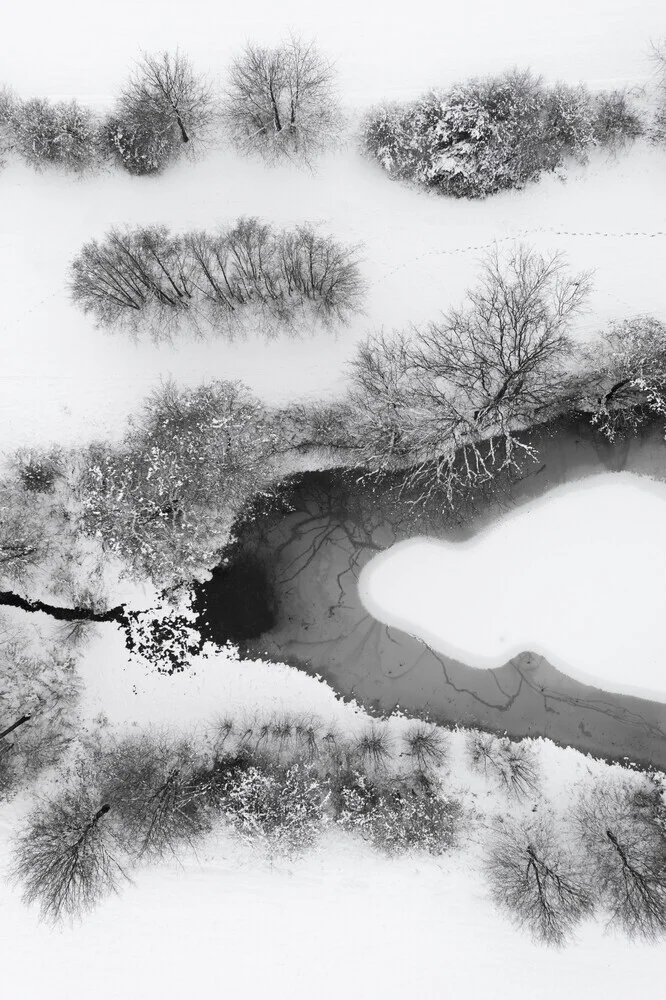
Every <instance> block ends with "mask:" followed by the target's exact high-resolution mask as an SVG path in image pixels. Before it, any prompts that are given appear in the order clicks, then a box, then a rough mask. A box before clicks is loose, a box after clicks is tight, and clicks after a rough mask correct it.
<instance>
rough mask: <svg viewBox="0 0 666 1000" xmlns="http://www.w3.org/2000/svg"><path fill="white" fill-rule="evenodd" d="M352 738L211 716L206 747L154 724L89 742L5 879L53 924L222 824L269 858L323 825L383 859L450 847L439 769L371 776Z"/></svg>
mask: <svg viewBox="0 0 666 1000" xmlns="http://www.w3.org/2000/svg"><path fill="white" fill-rule="evenodd" d="M357 748H358V741H350V740H347V739H344V738H342V737H340V736H339V735H338V734H336V733H334V732H331V731H329V732H324V730H323V727H322V725H321V723H320V722H319V721H318V720H316V719H311V718H291V717H289V716H282V717H273V718H270V719H266V720H261V719H253V720H251V721H249V722H248V721H245V722H240V721H239V720H234V719H231V720H224V721H220V723H219V725H218V727H217V731H216V732H215V733H214V734H213V738H212V739H210V740H209V741H208V743H207V745H201V744H199V745H196V744H195V743H194V741H193V740H192V739H190V738H189V737H178V736H173V735H171V734H167V733H165V732H162V731H157V730H148V731H144V732H140V733H137V734H132V735H130V736H124V737H122V738H120V739H116V740H114V739H111V740H107V741H106V742H104V743H103V744H99V743H98V744H96V745H95V746H91V747H89V748H88V750H87V752H86V754H85V755H84V757H82V758H81V759H80V760H79V761H78V762H77V764H76V765H75V766H74V768H73V770H72V772H71V774H70V777H69V780H68V782H67V783H66V785H65V786H64V787H62V788H60V789H59V790H58V791H57V792H56V793H55V795H53V796H52V797H50V798H47V799H45V800H43V801H42V802H41V803H40V804H39V805H38V806H37V808H36V809H35V810H34V811H33V813H32V814H31V815H30V816H29V817H28V820H27V822H26V824H25V827H24V829H23V830H22V832H21V833H20V835H19V837H18V839H17V842H16V845H15V854H14V867H13V871H14V877H15V879H16V881H17V882H18V883H19V884H20V885H21V887H22V888H23V892H24V896H25V898H26V900H27V901H29V902H32V901H36V902H38V904H39V905H40V908H41V911H42V914H43V915H44V916H45V917H47V918H48V919H51V920H58V919H61V918H63V917H72V916H79V915H80V914H81V913H82V912H83V911H85V910H86V909H88V908H89V907H91V906H92V905H94V904H95V903H96V902H97V901H98V900H99V899H100V898H101V897H102V896H103V895H105V894H107V893H108V892H109V891H116V890H117V889H118V888H119V887H120V885H121V884H122V882H123V881H124V880H125V879H126V878H127V877H128V876H127V872H129V871H130V870H131V869H132V867H133V866H134V865H136V864H137V863H138V862H139V861H141V860H143V859H151V858H152V859H155V858H160V857H162V856H164V855H165V854H167V853H170V854H174V853H175V854H176V855H177V853H178V851H179V850H180V849H182V848H183V846H186V845H188V844H193V843H194V842H195V841H196V839H197V838H199V837H201V836H202V835H204V834H205V833H207V832H209V831H210V830H211V829H212V828H213V825H214V824H215V823H217V822H220V821H221V822H223V823H225V824H226V825H227V826H228V828H229V830H230V831H232V832H233V833H234V834H235V835H236V836H238V837H240V838H241V839H242V840H244V841H246V842H247V843H250V844H252V845H257V846H261V847H262V848H263V849H265V850H267V851H268V852H269V853H270V854H271V855H274V856H275V855H280V856H288V857H294V856H296V855H297V854H300V853H301V852H303V851H304V850H307V849H308V848H310V847H311V846H312V845H313V844H314V843H315V842H316V840H317V839H318V837H319V836H320V834H321V832H322V830H323V829H324V828H325V827H326V826H327V825H330V824H337V825H339V826H341V827H342V828H343V829H346V830H350V831H352V832H354V833H358V834H360V835H361V836H363V837H365V838H367V839H368V840H370V841H371V843H372V844H373V845H375V846H376V847H377V848H379V849H381V850H383V851H385V852H386V853H388V854H390V855H395V854H398V853H401V852H404V851H410V850H420V851H427V852H429V853H431V854H438V853H441V852H443V851H446V850H448V849H449V848H450V847H451V846H452V845H453V844H454V842H455V834H456V829H457V826H458V820H459V817H460V812H461V807H460V804H459V802H458V801H457V800H455V799H453V798H451V797H449V796H446V795H445V794H444V792H443V789H442V787H441V785H440V783H439V781H438V780H437V779H436V778H435V777H434V775H426V774H425V772H418V773H414V772H407V773H404V774H402V775H400V774H399V773H397V772H396V771H395V769H394V770H393V772H392V773H390V774H389V773H388V772H386V773H383V774H380V773H379V771H378V770H377V767H373V766H366V765H364V763H363V760H362V757H361V756H360V755H359V752H358V749H357ZM382 766H383V765H382Z"/></svg>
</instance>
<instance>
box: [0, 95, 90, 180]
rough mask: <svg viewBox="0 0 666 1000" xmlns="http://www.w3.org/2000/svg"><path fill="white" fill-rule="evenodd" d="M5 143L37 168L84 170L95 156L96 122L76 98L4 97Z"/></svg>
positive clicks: (88, 110) (88, 109) (87, 109)
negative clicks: (25, 98)
mask: <svg viewBox="0 0 666 1000" xmlns="http://www.w3.org/2000/svg"><path fill="white" fill-rule="evenodd" d="M2 117H3V119H4V122H5V128H6V130H7V132H8V133H9V139H8V142H9V145H10V146H11V147H12V148H13V149H15V150H16V152H17V153H18V154H19V156H21V157H22V159H23V160H25V162H26V163H29V164H30V166H33V167H35V168H37V169H40V168H41V167H44V166H50V165H58V166H62V167H65V168H66V169H68V170H78V171H80V170H85V169H86V168H87V167H90V166H91V165H92V164H93V163H94V162H95V160H96V159H97V158H98V156H99V125H98V122H97V120H96V118H95V115H94V113H93V112H92V111H91V110H90V108H86V107H83V106H82V105H81V104H79V103H78V102H77V101H49V100H46V99H45V98H41V97H36V98H31V99H30V100H25V101H24V100H19V99H16V98H11V97H8V98H7V100H6V103H5V106H4V110H3V112H2Z"/></svg>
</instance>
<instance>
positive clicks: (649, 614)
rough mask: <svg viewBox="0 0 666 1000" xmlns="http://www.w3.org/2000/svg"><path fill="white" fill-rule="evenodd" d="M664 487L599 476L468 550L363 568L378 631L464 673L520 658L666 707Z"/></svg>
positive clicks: (420, 547) (550, 498)
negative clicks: (456, 662)
mask: <svg viewBox="0 0 666 1000" xmlns="http://www.w3.org/2000/svg"><path fill="white" fill-rule="evenodd" d="M665 505H666V486H665V485H664V484H663V483H658V482H656V481H652V480H650V479H648V478H647V477H644V476H637V475H634V474H632V473H607V474H602V475H599V476H595V477H594V478H593V479H591V480H583V481H581V482H579V483H574V484H573V485H567V486H564V487H560V488H559V489H555V490H552V491H551V492H550V493H548V494H546V496H545V497H543V498H541V499H540V500H537V501H534V502H532V503H529V504H526V505H525V506H524V507H520V508H519V509H518V510H517V511H515V512H513V513H511V514H509V515H507V516H506V517H504V518H503V519H502V520H501V521H499V522H498V523H497V524H495V525H493V526H492V527H490V528H488V529H486V530H484V531H482V532H480V533H479V534H478V535H476V536H475V537H474V538H473V539H472V540H471V541H469V542H458V543H455V542H453V543H451V542H438V541H433V540H430V539H415V540H410V541H408V542H402V543H400V544H398V545H395V546H393V547H392V548H391V549H389V550H387V551H386V552H385V553H382V554H380V555H379V556H376V557H375V558H374V559H373V560H372V561H371V562H370V563H368V565H367V566H366V567H365V568H364V570H363V573H362V575H361V579H360V583H359V591H360V594H361V597H362V599H363V603H364V604H365V606H366V608H367V609H368V610H369V611H370V612H371V614H373V615H374V616H375V618H378V619H379V620H380V621H383V622H385V623H387V624H391V625H396V626H397V627H399V628H402V629H404V631H406V632H409V633H410V634H412V635H416V636H419V637H420V638H423V639H426V640H427V642H428V643H429V644H430V645H431V646H433V647H434V648H435V649H438V650H440V651H441V652H443V653H446V654H447V655H449V656H453V657H455V658H456V659H460V660H462V661H463V662H464V663H467V664H469V665H470V666H474V667H479V668H481V669H488V668H493V667H500V666H502V665H503V664H504V663H506V662H507V660H509V659H511V657H513V656H516V655H517V654H518V653H520V652H522V651H523V650H526V649H529V650H532V651H533V652H535V653H539V654H541V655H542V656H545V657H546V658H547V659H548V660H549V662H550V663H552V664H553V666H555V667H557V668H558V669H559V670H561V671H562V672H563V673H565V674H569V675H570V676H572V677H575V678H576V679H577V680H580V681H582V682H583V683H590V684H594V686H595V687H600V688H602V690H606V691H616V692H620V693H624V694H632V695H637V696H639V697H647V698H652V699H654V700H659V701H664V700H666V669H665V664H666V636H665V635H664V629H663V615H664V606H665V604H666V582H665V581H664V578H663V574H662V572H661V563H660V560H659V559H658V558H657V559H656V558H655V553H659V552H663V551H664V549H666V506H665Z"/></svg>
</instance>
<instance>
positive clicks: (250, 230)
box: [71, 219, 362, 341]
mask: <svg viewBox="0 0 666 1000" xmlns="http://www.w3.org/2000/svg"><path fill="white" fill-rule="evenodd" d="M356 257H357V250H356V248H354V247H348V246H343V245H341V244H338V243H337V242H336V241H335V240H334V239H333V238H332V237H330V236H323V235H320V234H318V233H316V232H315V230H314V229H313V228H312V227H311V226H300V227H298V228H296V229H294V230H274V229H272V228H271V227H270V226H268V225H266V224H264V223H261V222H260V221H259V220H258V219H240V220H239V221H238V223H237V224H236V225H235V226H233V227H231V228H229V229H227V230H223V231H220V232H218V233H207V232H202V231H198V232H191V233H187V234H185V235H182V236H176V235H173V234H172V233H170V231H169V230H168V229H167V228H166V227H165V226H152V227H139V228H135V229H127V230H125V231H124V232H123V231H120V230H117V229H113V230H111V231H110V232H109V233H108V234H107V235H106V237H105V238H104V240H102V241H101V242H99V241H97V240H92V241H91V242H90V243H87V244H85V246H84V247H83V248H82V249H81V251H80V253H79V255H78V256H77V257H76V259H75V260H74V262H73V264H72V272H71V273H72V277H71V292H72V298H73V300H74V302H75V303H76V304H77V305H79V306H80V307H81V308H82V309H83V310H84V312H87V313H91V314H92V315H93V316H94V317H95V319H96V320H97V322H98V323H99V324H100V325H102V326H104V327H113V326H120V327H125V328H127V329H129V330H130V331H132V332H133V333H138V332H140V331H142V330H147V331H149V332H150V334H151V336H152V337H153V339H155V340H156V341H160V340H165V339H167V340H168V339H170V337H171V336H172V334H173V331H174V329H176V328H179V327H183V326H184V327H185V328H187V329H188V330H189V331H190V332H192V333H194V334H196V335H204V334H207V333H209V332H211V331H212V332H218V333H222V334H223V335H224V336H226V337H229V338H232V337H233V336H234V335H236V334H237V333H239V332H242V331H243V330H244V329H246V326H243V324H242V320H243V317H245V320H246V321H247V320H248V318H249V319H251V320H252V321H254V322H255V323H256V324H257V325H258V328H259V329H261V330H263V332H264V333H265V334H266V335H272V334H275V333H276V332H277V331H278V330H290V329H292V330H295V329H298V324H299V319H300V321H301V322H302V321H303V319H305V318H310V319H318V320H321V321H323V322H325V323H329V322H332V321H342V320H344V319H345V318H346V317H347V316H348V315H349V314H350V313H351V312H353V311H354V310H355V309H358V308H359V306H360V296H361V292H362V282H361V278H360V274H359V269H358V263H357V259H356Z"/></svg>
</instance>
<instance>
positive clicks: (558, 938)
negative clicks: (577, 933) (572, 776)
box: [485, 775, 666, 945]
mask: <svg viewBox="0 0 666 1000" xmlns="http://www.w3.org/2000/svg"><path fill="white" fill-rule="evenodd" d="M665 821H666V803H665V801H664V787H663V781H662V779H661V778H660V777H659V776H658V775H656V776H653V777H652V778H648V777H646V778H644V779H641V780H640V781H638V782H637V781H636V780H634V777H632V778H621V779H617V780H606V781H602V782H601V783H599V784H594V785H592V786H591V787H590V789H589V790H587V791H586V792H584V793H583V794H581V795H579V796H578V798H577V800H576V801H575V803H574V805H573V807H572V810H571V812H570V815H569V816H568V817H560V818H559V819H558V818H557V817H556V816H555V815H554V814H552V813H550V812H547V813H546V814H545V815H539V816H538V817H534V818H532V819H531V820H530V821H528V822H525V823H523V824H520V823H515V822H501V823H498V824H496V826H495V828H494V830H493V834H492V842H491V847H490V850H489V851H488V854H487V858H486V865H485V867H486V874H487V877H488V880H489V884H490V888H491V893H492V895H493V898H494V899H495V901H496V902H497V903H498V904H499V905H500V906H501V907H502V908H503V909H504V910H505V911H507V912H508V913H509V914H510V915H511V917H512V918H513V919H514V920H515V921H516V923H517V924H518V925H520V926H522V927H525V928H526V929H527V930H529V931H530V933H531V934H532V936H533V937H534V938H535V940H536V941H538V942H541V943H545V944H554V945H562V944H564V943H565V942H566V941H567V940H568V939H569V938H570V936H571V934H572V933H573V930H574V928H575V927H576V925H577V924H578V923H579V922H580V921H581V920H582V919H583V918H584V917H586V916H589V915H591V914H592V913H593V912H594V911H595V909H597V908H599V907H600V908H601V910H602V912H603V913H604V914H605V917H606V921H607V924H608V926H610V927H614V928H618V929H619V930H621V931H623V932H624V933H625V934H626V935H628V936H629V937H631V938H643V939H646V940H648V941H653V940H656V939H657V938H661V937H663V935H664V934H665V933H666V830H665V828H664V823H665Z"/></svg>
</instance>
